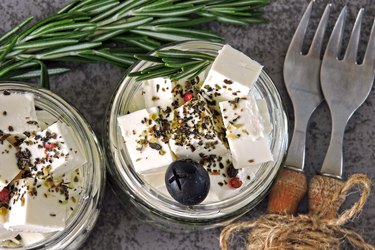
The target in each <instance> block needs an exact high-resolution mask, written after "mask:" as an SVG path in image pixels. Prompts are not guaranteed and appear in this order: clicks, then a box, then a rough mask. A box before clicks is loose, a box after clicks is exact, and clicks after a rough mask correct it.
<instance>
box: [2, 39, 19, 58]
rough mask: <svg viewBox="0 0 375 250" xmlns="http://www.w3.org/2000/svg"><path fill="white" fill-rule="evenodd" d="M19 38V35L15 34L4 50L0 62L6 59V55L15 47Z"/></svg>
mask: <svg viewBox="0 0 375 250" xmlns="http://www.w3.org/2000/svg"><path fill="white" fill-rule="evenodd" d="M17 40H18V36H15V37H14V38H13V40H12V41H11V42H10V44H9V45H8V47H7V48H6V49H5V50H4V51H3V53H1V55H0V62H1V61H2V60H4V58H5V57H6V55H7V54H8V53H9V52H10V51H11V50H12V49H13V48H14V45H15V44H16V42H17Z"/></svg>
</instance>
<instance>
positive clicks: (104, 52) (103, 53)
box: [93, 50, 135, 66]
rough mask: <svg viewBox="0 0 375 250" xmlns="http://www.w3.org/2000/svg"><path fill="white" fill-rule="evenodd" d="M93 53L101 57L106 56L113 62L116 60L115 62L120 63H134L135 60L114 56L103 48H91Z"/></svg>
mask: <svg viewBox="0 0 375 250" xmlns="http://www.w3.org/2000/svg"><path fill="white" fill-rule="evenodd" d="M93 53H94V54H95V55H97V56H101V57H103V58H106V59H108V60H111V61H113V62H117V63H120V64H123V65H128V66H130V65H132V64H133V63H135V60H133V59H126V58H121V57H118V56H115V55H113V54H110V53H108V52H106V51H104V50H100V51H99V50H93Z"/></svg>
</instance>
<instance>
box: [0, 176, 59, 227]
mask: <svg viewBox="0 0 375 250" xmlns="http://www.w3.org/2000/svg"><path fill="white" fill-rule="evenodd" d="M12 190H13V192H14V195H13V196H12V197H11V199H10V202H9V207H10V209H9V213H8V222H6V223H5V227H6V228H7V229H9V230H13V231H24V232H38V233H48V232H54V231H61V230H63V229H64V228H65V221H66V206H65V205H64V204H63V202H64V201H65V200H66V197H65V195H63V194H61V193H60V191H59V190H58V189H57V188H54V187H53V186H52V185H50V184H49V182H48V181H42V180H38V179H33V178H27V179H20V180H17V181H15V182H14V183H13V187H12Z"/></svg>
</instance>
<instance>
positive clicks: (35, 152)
mask: <svg viewBox="0 0 375 250" xmlns="http://www.w3.org/2000/svg"><path fill="white" fill-rule="evenodd" d="M20 149H21V151H22V152H27V151H29V152H30V154H31V156H30V160H31V164H32V167H31V169H32V171H36V172H39V171H41V172H43V173H44V175H46V174H49V173H53V175H54V176H55V177H57V176H61V175H64V174H66V173H70V172H71V171H73V170H75V169H76V168H78V167H80V166H82V165H83V164H85V163H86V159H85V157H84V155H83V153H82V152H81V150H80V147H79V144H78V142H77V140H76V139H75V138H74V133H73V131H72V129H71V128H70V127H68V126H67V125H66V124H64V123H61V122H57V123H54V124H52V125H51V126H49V127H48V128H47V129H45V130H43V131H41V132H38V133H36V134H31V135H30V136H29V137H28V138H27V139H26V140H25V141H24V142H23V143H22V144H21V145H20Z"/></svg>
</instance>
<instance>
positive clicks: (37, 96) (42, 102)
mask: <svg viewBox="0 0 375 250" xmlns="http://www.w3.org/2000/svg"><path fill="white" fill-rule="evenodd" d="M5 90H7V91H9V92H18V93H31V94H33V95H34V101H35V106H36V109H42V110H44V111H47V112H48V113H49V114H51V115H52V116H54V117H55V118H56V119H57V120H58V121H60V122H63V123H65V124H67V125H68V126H70V127H71V128H72V131H73V133H74V137H75V138H76V140H77V142H78V143H79V146H80V148H81V150H82V153H83V155H84V156H85V157H86V159H87V163H86V164H84V165H83V166H82V167H81V172H80V175H81V177H82V187H83V188H82V193H81V194H80V196H79V199H78V200H77V206H76V208H75V209H74V211H73V212H72V214H71V215H70V217H69V218H68V219H67V222H66V227H65V229H64V230H63V231H59V232H55V233H50V234H48V237H46V238H45V239H43V240H41V241H38V242H36V243H34V244H32V245H27V246H23V247H12V249H77V248H78V247H79V246H81V245H82V243H83V242H84V241H85V240H86V238H87V237H88V235H89V233H90V231H91V230H92V228H93V227H94V225H95V223H96V221H97V218H98V215H99V211H100V208H101V202H102V198H103V194H104V187H105V165H104V163H105V160H104V157H103V154H102V151H101V148H100V146H99V143H98V140H97V138H96V136H95V134H94V132H93V131H92V129H91V128H90V126H89V125H88V123H87V122H86V121H85V120H84V118H83V117H82V115H81V114H80V113H79V112H78V111H77V110H76V109H75V108H73V107H72V106H71V105H70V104H68V103H67V102H66V101H64V100H63V99H62V98H61V97H59V96H57V95H56V94H54V93H52V92H51V91H49V90H46V89H37V88H34V87H31V86H28V85H26V84H18V83H13V82H1V83H0V91H5Z"/></svg>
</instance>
